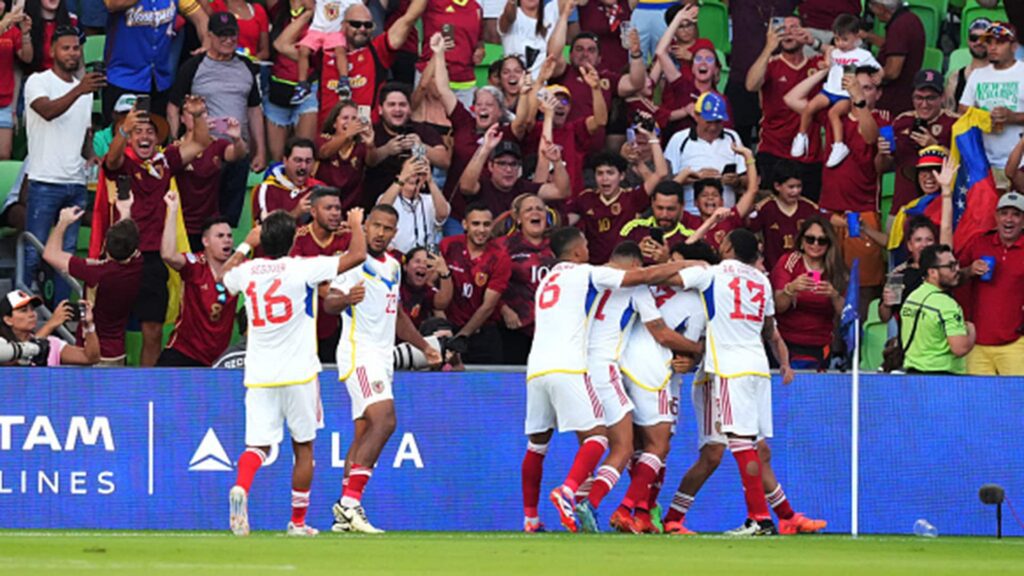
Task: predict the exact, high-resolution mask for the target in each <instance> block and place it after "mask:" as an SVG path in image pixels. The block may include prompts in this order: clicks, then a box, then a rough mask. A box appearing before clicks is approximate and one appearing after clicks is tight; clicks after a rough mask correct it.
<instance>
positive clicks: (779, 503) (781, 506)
mask: <svg viewBox="0 0 1024 576" xmlns="http://www.w3.org/2000/svg"><path fill="white" fill-rule="evenodd" d="M765 500H767V501H768V505H769V506H771V507H772V510H775V515H776V516H778V517H779V519H780V520H789V519H790V518H792V517H793V514H794V512H793V507H792V506H790V505H789V500H787V499H786V493H785V492H783V491H782V484H779V485H777V486H776V487H775V490H772V491H771V493H770V494H767V495H766V496H765Z"/></svg>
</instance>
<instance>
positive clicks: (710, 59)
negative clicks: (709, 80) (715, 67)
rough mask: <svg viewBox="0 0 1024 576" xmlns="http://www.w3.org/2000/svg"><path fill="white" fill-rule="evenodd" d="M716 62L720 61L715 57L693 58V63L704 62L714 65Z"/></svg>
mask: <svg viewBox="0 0 1024 576" xmlns="http://www.w3.org/2000/svg"><path fill="white" fill-rule="evenodd" d="M716 60H718V58H716V57H715V56H694V57H693V61H694V62H697V63H698V64H699V63H701V62H704V63H707V64H714V63H715V61H716Z"/></svg>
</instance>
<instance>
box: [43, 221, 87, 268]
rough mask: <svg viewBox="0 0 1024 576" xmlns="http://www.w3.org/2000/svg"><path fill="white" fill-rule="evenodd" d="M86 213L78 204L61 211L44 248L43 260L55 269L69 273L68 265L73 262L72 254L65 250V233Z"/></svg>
mask: <svg viewBox="0 0 1024 576" xmlns="http://www.w3.org/2000/svg"><path fill="white" fill-rule="evenodd" d="M84 215H85V210H82V209H81V208H79V207H78V206H72V207H70V208H64V209H62V210H61V211H60V217H59V219H58V220H57V226H56V227H55V228H54V229H53V232H51V233H50V236H49V237H47V238H46V247H45V248H44V249H43V260H45V261H46V263H47V264H49V265H50V266H52V267H53V268H54V270H57V271H60V272H63V273H65V274H67V273H68V265H69V263H70V262H71V256H72V255H71V254H70V253H68V252H65V251H64V246H63V244H64V233H65V232H67V231H68V227H70V226H71V225H72V224H74V223H75V222H78V221H79V220H81V218H82V216H84Z"/></svg>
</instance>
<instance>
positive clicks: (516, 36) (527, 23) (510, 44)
mask: <svg viewBox="0 0 1024 576" xmlns="http://www.w3.org/2000/svg"><path fill="white" fill-rule="evenodd" d="M558 4H559V3H558V2H548V3H547V4H545V3H544V1H543V0H519V1H518V2H507V3H506V4H505V9H504V11H503V12H502V13H501V16H500V17H498V34H500V35H501V46H502V48H503V49H504V52H505V54H516V55H518V56H521V57H522V58H523V61H524V62H525V63H526V69H527V70H529V71H530V73H531V74H533V75H534V76H536V75H537V72H538V71H540V65H541V63H542V62H544V59H545V58H547V55H548V39H549V38H550V37H551V33H552V32H554V30H555V24H556V23H557V22H558Z"/></svg>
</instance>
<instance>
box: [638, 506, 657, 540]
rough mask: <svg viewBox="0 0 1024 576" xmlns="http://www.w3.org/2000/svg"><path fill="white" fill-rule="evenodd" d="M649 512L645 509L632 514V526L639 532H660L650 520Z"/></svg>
mask: <svg viewBox="0 0 1024 576" xmlns="http://www.w3.org/2000/svg"><path fill="white" fill-rule="evenodd" d="M651 518H652V517H651V513H650V512H647V511H646V510H645V511H643V512H640V513H637V514H634V515H633V526H634V527H636V531H637V533H639V534H661V531H660V530H658V527H657V526H655V525H654V522H653V521H652V520H651Z"/></svg>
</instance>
